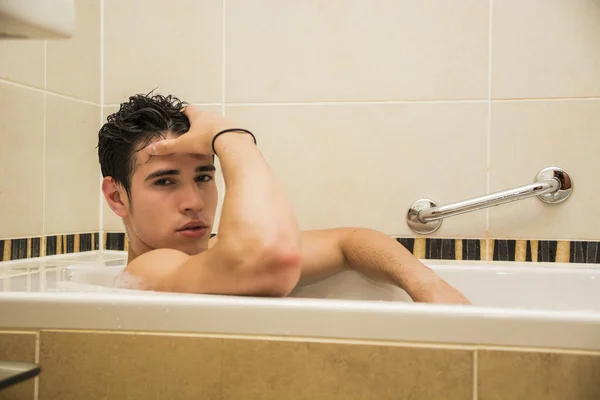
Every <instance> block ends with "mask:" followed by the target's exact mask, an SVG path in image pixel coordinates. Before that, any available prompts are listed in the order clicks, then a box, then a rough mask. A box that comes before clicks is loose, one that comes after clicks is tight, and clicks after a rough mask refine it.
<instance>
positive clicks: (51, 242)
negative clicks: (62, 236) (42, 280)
mask: <svg viewBox="0 0 600 400" xmlns="http://www.w3.org/2000/svg"><path fill="white" fill-rule="evenodd" d="M55 254H56V236H46V255H47V256H53V255H55Z"/></svg>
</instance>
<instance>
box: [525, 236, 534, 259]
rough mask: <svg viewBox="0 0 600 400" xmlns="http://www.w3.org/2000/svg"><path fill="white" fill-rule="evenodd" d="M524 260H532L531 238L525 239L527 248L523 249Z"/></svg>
mask: <svg viewBox="0 0 600 400" xmlns="http://www.w3.org/2000/svg"><path fill="white" fill-rule="evenodd" d="M525 261H529V262H531V261H533V258H532V256H531V240H528V241H527V250H526V251H525Z"/></svg>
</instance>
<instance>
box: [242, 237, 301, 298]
mask: <svg viewBox="0 0 600 400" xmlns="http://www.w3.org/2000/svg"><path fill="white" fill-rule="evenodd" d="M301 258H302V255H301V252H300V248H299V247H296V246H290V247H285V248H284V247H272V248H270V249H264V250H263V251H262V252H260V253H259V254H258V255H257V256H256V257H254V260H253V263H254V266H253V267H254V268H253V269H255V270H259V271H260V274H258V276H257V278H258V280H259V282H258V286H259V287H258V288H257V289H258V292H259V294H260V295H261V296H269V297H285V296H287V295H289V294H290V293H291V292H292V290H294V288H295V287H296V285H297V284H298V281H299V279H300V274H301V268H302V267H301V261H302V260H301Z"/></svg>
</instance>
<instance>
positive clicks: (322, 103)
mask: <svg viewBox="0 0 600 400" xmlns="http://www.w3.org/2000/svg"><path fill="white" fill-rule="evenodd" d="M488 101H489V99H470V100H373V101H290V102H264V103H260V102H257V103H227V105H228V106H231V107H246V106H343V105H378V104H381V105H383V104H462V103H465V104H471V103H485V102H488Z"/></svg>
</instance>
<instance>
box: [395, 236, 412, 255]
mask: <svg viewBox="0 0 600 400" xmlns="http://www.w3.org/2000/svg"><path fill="white" fill-rule="evenodd" d="M396 241H397V242H398V243H400V244H401V245H402V246H404V247H405V248H406V250H408V251H410V252H411V253H412V252H413V251H414V249H415V239H413V238H396Z"/></svg>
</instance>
